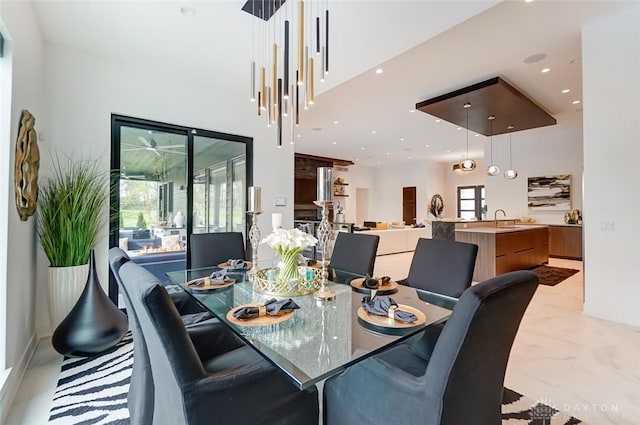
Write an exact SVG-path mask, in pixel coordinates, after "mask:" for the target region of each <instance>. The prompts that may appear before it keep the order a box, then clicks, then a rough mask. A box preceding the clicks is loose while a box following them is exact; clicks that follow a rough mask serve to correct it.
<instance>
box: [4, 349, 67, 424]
mask: <svg viewBox="0 0 640 425" xmlns="http://www.w3.org/2000/svg"><path fill="white" fill-rule="evenodd" d="M61 364H62V356H61V355H60V354H58V353H56V352H55V351H54V350H53V347H52V346H51V339H50V338H43V339H41V340H40V341H39V342H38V346H37V347H36V351H35V353H34V354H33V357H32V358H31V362H30V363H29V367H28V369H27V371H26V372H25V374H24V377H23V379H22V383H21V384H20V388H19V389H18V392H17V393H16V396H15V397H14V399H13V403H12V405H11V409H9V415H8V416H7V419H6V421H5V425H46V424H47V422H48V421H49V410H50V409H51V402H52V400H53V394H54V393H55V390H56V385H57V383H58V377H59V375H60V366H61Z"/></svg>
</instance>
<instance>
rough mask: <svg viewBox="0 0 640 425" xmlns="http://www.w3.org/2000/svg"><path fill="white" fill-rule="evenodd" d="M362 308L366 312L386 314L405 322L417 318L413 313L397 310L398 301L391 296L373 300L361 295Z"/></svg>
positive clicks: (378, 314) (379, 314) (413, 320)
mask: <svg viewBox="0 0 640 425" xmlns="http://www.w3.org/2000/svg"><path fill="white" fill-rule="evenodd" d="M362 308H364V309H365V311H367V312H368V313H371V314H375V315H377V316H388V317H391V318H393V319H396V320H399V321H401V322H405V323H411V322H415V321H416V320H418V318H417V317H416V315H415V314H413V313H409V312H408V311H402V310H398V303H396V302H395V301H394V300H393V298H391V297H377V298H375V299H374V300H373V301H371V297H363V298H362Z"/></svg>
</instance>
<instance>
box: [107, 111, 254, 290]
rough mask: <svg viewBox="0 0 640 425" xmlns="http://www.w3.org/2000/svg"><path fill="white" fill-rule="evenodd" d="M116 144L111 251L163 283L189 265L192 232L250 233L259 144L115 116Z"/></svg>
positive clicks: (206, 132)
mask: <svg viewBox="0 0 640 425" xmlns="http://www.w3.org/2000/svg"><path fill="white" fill-rule="evenodd" d="M111 145H112V148H111V166H112V170H113V176H114V179H113V181H114V185H113V187H112V190H111V220H110V246H112V247H113V246H118V247H120V248H122V249H123V250H125V251H126V252H127V254H128V255H129V256H130V257H131V259H132V261H134V262H136V263H139V264H141V265H142V266H143V267H145V268H147V269H148V270H149V271H150V272H152V273H153V274H154V275H156V277H158V279H159V280H160V281H163V282H166V283H168V280H167V278H166V272H167V271H172V270H180V269H185V268H187V267H188V261H189V255H188V252H189V245H190V244H189V235H190V234H191V233H213V232H225V231H236V232H242V233H243V234H244V235H246V234H247V230H246V214H245V211H246V192H247V185H248V184H250V182H251V169H252V167H251V165H250V164H251V159H252V158H251V156H252V140H251V139H249V138H245V137H241V136H234V135H229V134H224V133H217V132H213V131H207V130H201V129H193V128H186V127H181V126H175V125H171V124H165V123H159V122H153V121H147V120H140V119H136V118H129V117H123V116H118V115H113V116H112V143H111ZM109 296H110V297H111V299H113V300H114V301H116V300H117V297H118V294H117V285H116V284H115V282H110V285H109Z"/></svg>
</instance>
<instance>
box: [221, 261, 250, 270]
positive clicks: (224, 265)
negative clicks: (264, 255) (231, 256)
mask: <svg viewBox="0 0 640 425" xmlns="http://www.w3.org/2000/svg"><path fill="white" fill-rule="evenodd" d="M252 266H253V264H252V263H251V261H245V262H244V267H231V266H230V265H229V263H227V262H226V261H225V262H224V263H220V264H218V267H220V268H221V269H229V270H249V269H250V268H251V267H252Z"/></svg>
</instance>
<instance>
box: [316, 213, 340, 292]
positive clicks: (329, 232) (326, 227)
mask: <svg viewBox="0 0 640 425" xmlns="http://www.w3.org/2000/svg"><path fill="white" fill-rule="evenodd" d="M313 203H314V204H316V205H317V206H319V207H321V208H322V220H320V225H319V226H318V233H317V236H318V243H319V244H320V249H321V250H322V261H321V265H322V280H321V282H320V289H319V290H318V292H316V299H318V300H323V301H329V300H333V299H335V298H336V293H335V292H333V291H332V290H331V289H329V287H328V286H327V281H328V279H327V278H328V277H329V272H328V271H327V266H328V265H329V259H330V258H331V255H329V254H330V253H329V250H330V249H331V239H333V228H332V227H331V224H330V223H329V206H330V205H331V204H333V201H313Z"/></svg>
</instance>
